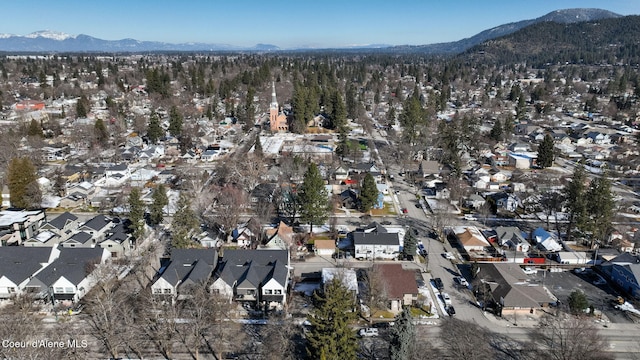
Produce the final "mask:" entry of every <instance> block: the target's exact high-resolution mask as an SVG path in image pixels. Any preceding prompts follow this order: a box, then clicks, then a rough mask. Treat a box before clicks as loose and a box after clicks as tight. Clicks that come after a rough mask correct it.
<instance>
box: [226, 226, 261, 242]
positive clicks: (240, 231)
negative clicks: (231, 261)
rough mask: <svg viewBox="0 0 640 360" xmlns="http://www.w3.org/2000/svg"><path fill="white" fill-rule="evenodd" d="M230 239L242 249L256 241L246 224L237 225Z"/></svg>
mask: <svg viewBox="0 0 640 360" xmlns="http://www.w3.org/2000/svg"><path fill="white" fill-rule="evenodd" d="M231 239H232V240H233V241H234V242H236V243H237V244H238V246H240V247H243V248H248V247H250V246H251V244H252V243H253V242H254V241H256V240H257V236H256V235H255V234H254V233H253V231H251V229H249V226H248V224H241V225H238V226H237V227H236V228H235V229H233V231H232V232H231Z"/></svg>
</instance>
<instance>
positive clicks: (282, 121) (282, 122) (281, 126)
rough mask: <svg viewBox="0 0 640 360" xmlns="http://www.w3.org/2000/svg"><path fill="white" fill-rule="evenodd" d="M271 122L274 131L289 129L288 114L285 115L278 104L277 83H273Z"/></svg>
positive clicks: (270, 110)
mask: <svg viewBox="0 0 640 360" xmlns="http://www.w3.org/2000/svg"><path fill="white" fill-rule="evenodd" d="M269 122H270V123H271V131H272V132H281V131H289V125H288V124H287V115H285V114H284V113H283V112H282V111H281V110H280V107H279V106H278V100H277V99H276V83H275V82H272V83H271V105H270V106H269Z"/></svg>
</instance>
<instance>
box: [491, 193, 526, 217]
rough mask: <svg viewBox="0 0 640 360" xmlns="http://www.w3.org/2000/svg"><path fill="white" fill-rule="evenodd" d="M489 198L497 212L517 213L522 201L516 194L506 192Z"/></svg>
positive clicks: (494, 194)
mask: <svg viewBox="0 0 640 360" xmlns="http://www.w3.org/2000/svg"><path fill="white" fill-rule="evenodd" d="M487 197H488V198H490V199H491V200H492V202H493V203H494V204H495V207H496V210H497V211H508V212H515V211H516V210H517V209H518V206H519V205H520V199H518V197H517V196H516V195H515V194H510V193H506V192H504V191H502V192H497V193H493V194H490V195H488V196H487Z"/></svg>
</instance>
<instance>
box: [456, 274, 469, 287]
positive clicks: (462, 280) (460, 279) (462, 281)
mask: <svg viewBox="0 0 640 360" xmlns="http://www.w3.org/2000/svg"><path fill="white" fill-rule="evenodd" d="M454 280H455V281H456V282H457V283H458V284H460V286H464V287H469V282H467V279H465V278H463V277H462V276H456V277H455V278H454Z"/></svg>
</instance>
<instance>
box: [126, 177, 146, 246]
mask: <svg viewBox="0 0 640 360" xmlns="http://www.w3.org/2000/svg"><path fill="white" fill-rule="evenodd" d="M141 196H142V195H141V192H140V189H139V188H137V187H136V188H133V189H131V192H130V193H129V220H130V221H131V229H132V230H133V237H134V238H136V240H141V239H142V237H143V236H144V212H145V205H144V202H142V198H141Z"/></svg>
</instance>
